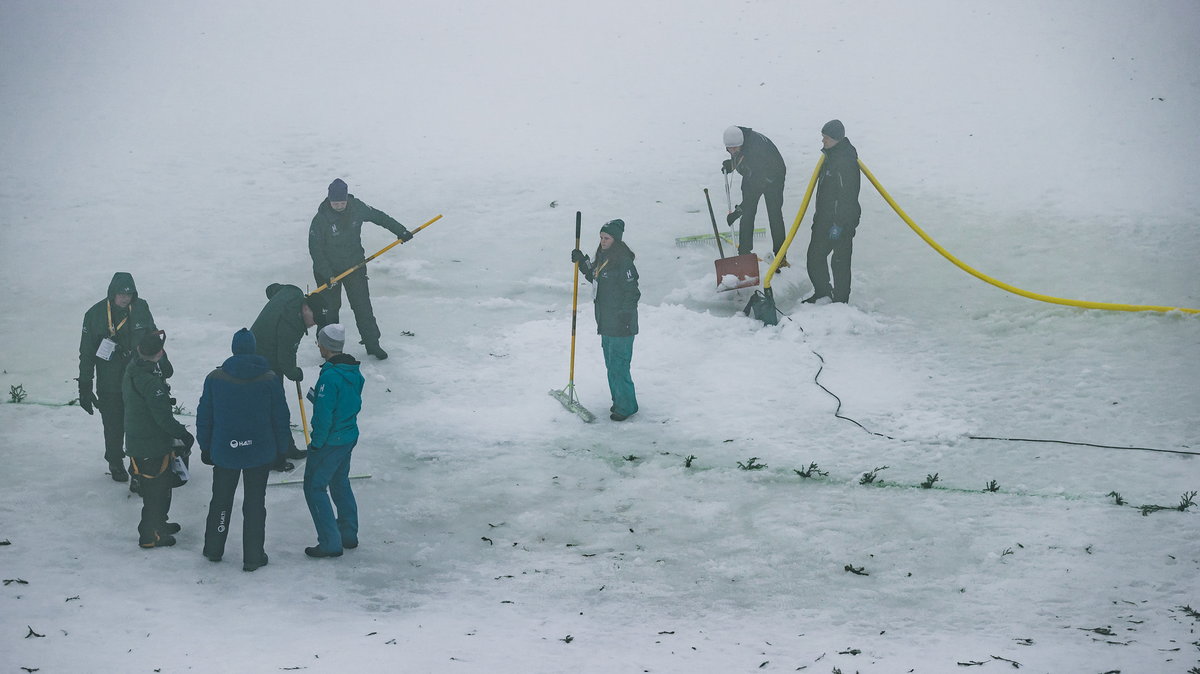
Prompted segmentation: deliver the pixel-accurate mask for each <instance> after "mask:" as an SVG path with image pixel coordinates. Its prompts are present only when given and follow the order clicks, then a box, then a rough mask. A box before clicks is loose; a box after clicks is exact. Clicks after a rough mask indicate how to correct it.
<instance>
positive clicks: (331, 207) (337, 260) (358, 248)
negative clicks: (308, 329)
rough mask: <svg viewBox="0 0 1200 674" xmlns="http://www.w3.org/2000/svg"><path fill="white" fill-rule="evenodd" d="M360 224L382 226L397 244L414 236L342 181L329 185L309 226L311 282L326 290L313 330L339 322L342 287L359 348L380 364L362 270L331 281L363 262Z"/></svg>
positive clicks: (376, 332) (382, 353) (376, 328)
mask: <svg viewBox="0 0 1200 674" xmlns="http://www.w3.org/2000/svg"><path fill="white" fill-rule="evenodd" d="M364 222H373V223H375V224H377V225H379V226H380V227H383V228H384V229H386V230H388V231H389V232H391V233H392V234H395V235H396V238H398V239H400V240H401V241H408V240H409V239H411V238H412V233H411V232H409V231H408V229H407V228H405V226H404V225H402V224H400V223H399V222H397V221H396V219H395V218H393V217H392V216H390V215H388V214H387V213H384V212H383V211H381V210H379V209H377V208H372V207H370V206H368V205H367V204H366V203H364V202H363V201H362V200H360V199H358V198H356V197H355V196H354V195H353V194H350V189H349V187H348V186H347V185H346V181H344V180H342V179H341V178H335V179H334V181H333V182H331V183H329V189H328V192H327V196H326V198H325V200H324V201H322V202H321V203H320V205H319V206H317V214H316V215H315V216H313V219H312V223H311V224H310V225H309V227H308V253H309V255H310V256H311V257H312V263H313V278H314V279H316V282H317V286H322V285H325V284H328V285H329V288H328V289H326V290H325V291H324V292H322V293H321V294H322V295H324V296H325V306H324V307H323V311H322V312H320V313H317V314H316V319H317V327H325V326H326V325H329V324H331V323H340V322H341V321H340V319H339V313H340V311H341V309H342V287H343V286H344V287H345V288H346V299H347V300H348V301H349V302H350V309H351V310H352V311H354V322H355V324H356V325H357V326H358V336H359V338H360V339H361V340H362V344H363V346H364V347H365V348H366V351H367V353H369V354H371V355H372V356H375V357H376V358H378V359H380V360H383V359H384V358H387V357H388V354H387V351H384V350H383V348H382V347H380V346H379V337H380V331H379V323H378V322H377V321H376V320H375V310H374V308H373V307H372V306H371V289H370V287H369V285H368V283H367V267H366V265H364V266H362V267H361V268H359V269H357V270H355V272H354V273H353V274H350V275H349V276H346V277H345V278H343V279H341V281H340V282H338V283H334V282H333V278H334V277H335V276H337V275H338V274H341V273H342V272H344V271H346V270H347V269H350V268H352V267H353V266H354V265H356V264H358V263H360V262H362V261H363V260H364V259H365V258H366V252H365V251H364V250H363V247H362V226H363V223H364Z"/></svg>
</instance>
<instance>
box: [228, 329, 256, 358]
mask: <svg viewBox="0 0 1200 674" xmlns="http://www.w3.org/2000/svg"><path fill="white" fill-rule="evenodd" d="M231 348H232V350H233V355H235V356H241V355H244V354H251V353H254V351H255V350H256V349H257V348H258V344H257V342H255V341H254V333H253V332H250V331H249V330H247V329H246V328H242V329H241V330H238V331H237V332H235V333H233V345H232V347H231Z"/></svg>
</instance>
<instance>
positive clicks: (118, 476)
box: [108, 461, 129, 482]
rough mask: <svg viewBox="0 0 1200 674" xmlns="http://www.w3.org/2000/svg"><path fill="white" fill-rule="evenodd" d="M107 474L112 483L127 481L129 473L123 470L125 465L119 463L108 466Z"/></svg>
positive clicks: (115, 462)
mask: <svg viewBox="0 0 1200 674" xmlns="http://www.w3.org/2000/svg"><path fill="white" fill-rule="evenodd" d="M108 472H109V473H110V474H111V475H112V479H113V482H128V481H129V471H127V470H125V464H123V463H121V462H120V461H114V462H113V463H110V464H108Z"/></svg>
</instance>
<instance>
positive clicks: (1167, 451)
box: [793, 321, 1200, 456]
mask: <svg viewBox="0 0 1200 674" xmlns="http://www.w3.org/2000/svg"><path fill="white" fill-rule="evenodd" d="M793 322H795V321H793ZM796 326H797V327H799V328H800V332H802V333H803V332H804V326H802V325H800V323H799V322H796ZM808 350H809V351H810V352H812V354H813V355H814V356H816V357H817V360H819V361H821V365H820V367H818V368H817V373H816V374H815V375H813V383H814V384H816V385H817V386H818V387H820V389H821V390H822V391H824V392H825V393H827V394H829V396H830V397H832V398H833V399H834V400H836V401H837V408H836V409H834V411H833V416H835V417H837V418H838V419H843V420H845V421H849V422H850V423H852V424H854V425H855V426H858V427H859V428H861V429H862V430H864V431H866V432H867V433H870V434H871V435H874V436H876V437H880V438H886V439H888V440H895V439H896V438H894V437H892V436H890V435H887V434H886V433H879V432H877V431H873V430H871V429H869V428H867V427H866V426H864V425H862V424H861V423H859V422H858V421H857V420H856V419H852V418H850V417H848V416H846V415H844V414H842V399H841V398H840V397H838V395H837V394H836V393H834V392H833V391H830V390H829V389H828V388H827V387H826V386H825V385H824V384H822V383H821V373H822V372H824V371H825V357H824V356H822V355H821V354H820V353H818V352H817V350H816V349H814V348H812V347H811V346H810V347H808ZM966 437H967V439H968V440H996V441H1000V442H1039V443H1045V444H1056V445H1072V446H1076V447H1097V448H1100V449H1128V450H1135V451H1139V452H1161V453H1164V454H1185V455H1189V456H1200V452H1190V451H1187V450H1182V449H1159V448H1155V447H1129V446H1122V445H1101V444H1096V443H1092V442H1075V441H1072V440H1046V439H1040V438H1002V437H995V436H990V435H968V436H966Z"/></svg>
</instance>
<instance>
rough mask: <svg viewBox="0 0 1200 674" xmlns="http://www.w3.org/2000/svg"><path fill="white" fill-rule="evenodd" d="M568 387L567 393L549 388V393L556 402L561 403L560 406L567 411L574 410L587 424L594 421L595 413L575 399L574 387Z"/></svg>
mask: <svg viewBox="0 0 1200 674" xmlns="http://www.w3.org/2000/svg"><path fill="white" fill-rule="evenodd" d="M568 388H571V391H570V392H569V393H568V392H567V391H557V390H551V391H550V395H551V396H553V397H554V398H555V399H557V400H558V402H560V403H562V406H563V407H565V408H567V411H568V412H574V413H575V414H577V415H579V418H580V419H583V420H584V421H586V422H587V423H589V424H590V423H592V422H593V421H595V420H596V415H594V414H592V413H591V412H589V411H588V409H587V408H586V407H584V406H583V405H581V404H580V403H579V401H578V400H576V399H575V395H574V393H575V390H574V388H572V387H568Z"/></svg>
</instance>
